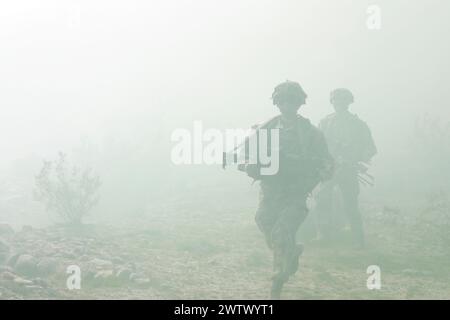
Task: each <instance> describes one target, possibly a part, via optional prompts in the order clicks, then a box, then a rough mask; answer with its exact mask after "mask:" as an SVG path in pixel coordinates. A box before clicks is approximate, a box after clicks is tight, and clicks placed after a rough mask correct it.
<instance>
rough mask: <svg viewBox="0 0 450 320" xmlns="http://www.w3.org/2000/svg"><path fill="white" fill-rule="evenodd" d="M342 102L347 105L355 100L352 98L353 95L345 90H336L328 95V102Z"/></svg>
mask: <svg viewBox="0 0 450 320" xmlns="http://www.w3.org/2000/svg"><path fill="white" fill-rule="evenodd" d="M333 100H334V101H336V100H337V101H342V102H346V103H348V104H350V103H353V102H354V101H355V99H354V98H353V93H352V92H351V91H350V90H348V89H346V88H337V89H334V90H333V91H331V93H330V102H333Z"/></svg>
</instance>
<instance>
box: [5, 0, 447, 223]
mask: <svg viewBox="0 0 450 320" xmlns="http://www.w3.org/2000/svg"><path fill="white" fill-rule="evenodd" d="M371 4H377V5H379V6H380V8H381V10H382V22H381V29H380V30H369V29H368V28H367V26H366V20H367V13H366V9H367V7H368V6H369V5H371ZM449 12H450V2H448V1H447V0H428V1H425V0H414V1H407V0H396V1H390V0H377V1H374V0H371V1H366V0H360V1H356V0H340V1H336V0H323V1H314V0H281V1H280V0H277V1H275V0H271V1H268V0H248V1H241V0H227V1H224V0H223V1H210V0H195V1H194V0H191V1H188V0H169V1H167V0H151V1H144V0H127V1H118V0H108V1H106V0H104V1H100V0H94V1H92V0H80V1H75V0H74V1H66V0H62V1H61V0H54V1H52V0H39V1H36V0H17V1H3V2H2V3H1V4H0V39H1V41H0V70H1V72H0V88H1V89H0V111H1V113H0V148H1V150H2V157H1V158H0V210H1V211H0V222H2V223H8V224H11V225H12V226H14V228H15V229H19V228H20V227H21V226H22V225H33V226H46V225H51V224H53V223H54V222H56V221H58V218H57V217H54V216H52V214H49V213H47V212H46V210H45V207H44V205H43V204H41V203H39V202H36V201H35V200H34V198H33V190H34V183H35V180H34V179H35V176H36V175H37V174H38V173H39V170H40V168H41V166H42V161H43V160H45V159H48V160H52V159H55V158H56V157H57V154H58V152H59V151H63V152H65V153H67V154H68V155H69V159H70V161H72V162H76V163H77V164H79V165H81V166H84V165H86V166H90V167H92V168H93V169H94V170H95V171H96V172H97V173H98V174H99V176H100V178H101V180H102V186H101V189H100V194H101V199H100V202H99V205H98V206H97V207H95V209H94V210H93V213H92V215H91V217H90V219H91V220H88V221H90V222H92V223H98V222H105V223H106V222H107V223H110V224H115V225H118V224H128V223H130V224H133V223H139V221H141V220H139V219H145V217H146V215H150V216H152V215H158V214H159V212H163V211H158V210H162V209H161V208H163V209H164V210H170V208H171V205H173V203H174V202H173V201H179V203H180V205H186V206H187V205H188V206H190V207H189V208H190V209H186V210H187V211H188V212H195V211H196V210H201V209H205V208H206V207H207V206H208V203H210V202H214V204H215V205H216V206H217V208H219V207H221V206H224V207H226V208H231V207H232V208H233V210H247V211H248V212H245V213H242V214H241V215H240V216H241V217H243V218H242V219H247V220H251V219H252V215H253V211H252V210H254V207H252V203H253V204H256V202H257V199H256V197H257V190H256V188H254V187H253V186H251V185H250V182H251V181H249V179H247V177H245V175H242V173H239V172H237V171H236V170H235V168H230V169H227V171H223V170H222V169H221V168H220V166H218V165H217V166H216V165H213V166H199V165H197V166H175V165H173V164H172V162H171V159H170V151H171V148H172V146H173V143H172V142H171V141H170V136H171V133H172V131H173V130H174V129H176V128H187V129H189V130H192V125H193V121H194V120H201V121H203V124H204V126H205V128H217V129H220V130H224V129H226V128H248V127H250V126H251V125H253V124H255V123H257V122H260V121H262V120H265V119H267V118H269V117H271V116H273V115H275V114H276V113H277V110H276V108H275V107H274V106H273V105H272V102H271V100H270V96H271V93H272V91H273V88H274V86H275V85H277V84H278V83H280V82H283V81H285V80H286V79H290V80H295V81H298V82H299V83H300V84H301V85H302V86H303V88H304V90H305V91H306V93H307V94H308V99H307V103H306V105H305V106H303V107H302V108H301V110H300V113H301V114H302V115H304V116H305V117H307V118H309V119H311V121H312V122H313V123H314V124H318V122H319V121H320V119H322V118H323V117H324V116H326V115H327V114H330V113H331V112H333V109H332V106H331V105H330V102H329V93H330V91H331V90H332V89H334V88H336V87H347V88H349V89H350V90H352V92H353V94H354V96H355V103H354V104H353V105H352V106H351V111H352V112H355V113H356V114H358V116H359V117H360V118H362V119H363V120H364V121H366V122H367V123H368V125H369V126H370V128H371V130H372V134H373V137H374V139H375V141H376V144H377V147H378V155H377V156H376V157H375V158H374V160H373V164H372V167H371V169H370V172H371V173H372V174H373V175H374V176H375V177H376V186H375V188H372V189H367V188H363V191H362V199H363V203H365V204H366V206H373V207H376V208H377V209H376V210H378V209H379V208H382V207H383V206H403V205H404V206H405V207H409V206H411V205H413V204H415V203H421V202H423V201H425V200H424V199H425V198H426V196H427V195H428V194H429V193H430V192H431V193H432V192H435V191H437V190H445V192H448V190H449V189H450V182H449V181H450V173H449V171H450V167H449V165H448V163H450V150H449V146H448V145H446V146H441V145H440V142H436V145H430V144H429V143H427V142H426V141H425V142H423V141H422V140H420V141H419V140H417V136H415V134H416V133H417V131H415V130H417V123H418V121H419V123H421V121H422V120H423V119H424V117H428V118H426V119H431V120H430V121H431V122H432V121H435V122H434V123H435V125H431V130H432V128H435V127H440V128H441V127H442V128H444V129H443V130H445V128H447V129H446V130H447V131H446V132H447V134H449V130H450V109H449V107H448V101H450V90H449V83H450V61H449V59H448V57H449V56H450V42H449V41H448V39H449V35H450V33H449V31H450V19H449ZM428 123H429V122H428ZM427 130H428V129H427ZM432 134H434V133H432ZM441 138H442V137H439V139H441ZM433 141H437V140H433ZM439 141H442V143H443V144H446V143H447V142H448V141H450V135H449V137H448V138H445V137H444V138H442V140H439ZM426 147H428V148H429V150H428V151H426ZM202 197H208V198H209V199H210V202H203V200H202V199H203V198H202ZM211 199H213V200H211ZM241 201H242V202H241ZM231 203H233V204H231ZM241 203H242V205H241ZM189 210H191V211H189ZM230 210H231V209H230ZM164 212H165V211H164ZM183 214H185V217H186V212H184V213H183V211H180V216H181V215H183ZM176 217H177V215H176V214H175V215H174V219H176ZM244 217H245V218H244ZM247 220H245V221H247Z"/></svg>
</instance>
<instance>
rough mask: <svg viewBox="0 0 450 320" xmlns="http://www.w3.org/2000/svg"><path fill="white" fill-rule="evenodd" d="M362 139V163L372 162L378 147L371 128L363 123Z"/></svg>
mask: <svg viewBox="0 0 450 320" xmlns="http://www.w3.org/2000/svg"><path fill="white" fill-rule="evenodd" d="M361 138H362V154H361V161H363V162H370V159H372V158H373V156H375V155H376V154H377V147H376V145H375V141H374V140H373V137H372V132H371V131H370V129H369V126H368V125H367V124H366V123H365V122H362V130H361Z"/></svg>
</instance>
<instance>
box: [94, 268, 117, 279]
mask: <svg viewBox="0 0 450 320" xmlns="http://www.w3.org/2000/svg"><path fill="white" fill-rule="evenodd" d="M113 277H114V271H113V270H101V271H99V272H97V273H96V274H95V276H94V279H96V280H107V279H111V278H113Z"/></svg>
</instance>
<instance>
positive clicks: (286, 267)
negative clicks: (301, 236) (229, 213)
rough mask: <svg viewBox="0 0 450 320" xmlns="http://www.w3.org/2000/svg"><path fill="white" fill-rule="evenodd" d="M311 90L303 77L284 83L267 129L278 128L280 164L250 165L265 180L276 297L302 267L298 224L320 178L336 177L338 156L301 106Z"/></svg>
mask: <svg viewBox="0 0 450 320" xmlns="http://www.w3.org/2000/svg"><path fill="white" fill-rule="evenodd" d="M306 97H307V95H306V94H305V92H304V91H303V89H302V88H301V86H300V85H299V84H298V83H297V82H293V81H286V82H284V83H281V84H280V85H278V86H277V87H276V88H275V90H274V92H273V94H272V100H273V104H274V105H276V106H277V107H278V109H279V110H280V113H281V115H279V116H277V117H275V118H273V119H271V120H270V121H268V122H266V123H265V124H264V125H262V126H260V127H257V128H256V131H258V130H261V129H268V130H270V129H278V130H279V131H278V132H279V148H278V150H276V151H274V150H271V152H279V169H278V172H277V173H276V174H274V175H266V176H261V175H258V174H255V172H257V170H256V171H255V170H254V169H255V167H254V165H253V166H252V165H250V164H249V165H247V166H245V167H244V169H245V171H247V174H248V175H249V176H251V177H253V178H255V179H257V180H260V186H261V190H260V201H259V207H258V210H257V213H256V217H255V220H256V223H257V225H258V227H259V229H260V230H261V231H262V233H263V235H264V237H265V240H266V242H267V245H268V246H269V248H270V249H271V250H272V251H273V263H274V265H273V269H274V274H273V277H272V289H271V298H273V299H279V298H280V295H281V290H282V287H283V285H284V283H285V282H286V281H287V280H288V278H289V277H290V276H291V275H293V274H295V272H296V271H297V269H298V259H299V257H300V255H301V254H302V251H303V246H302V245H301V244H297V243H296V241H295V234H296V232H297V229H298V228H299V226H300V225H301V223H302V222H303V221H304V219H305V218H306V216H307V212H308V211H307V206H306V199H307V197H308V195H309V194H310V193H311V191H312V190H313V189H314V187H315V186H316V185H318V183H319V182H320V181H321V180H323V179H327V178H329V177H331V175H332V172H331V171H332V158H331V156H330V154H329V153H328V148H327V145H326V142H325V138H324V136H323V134H322V133H321V132H320V130H318V129H317V128H316V127H314V126H313V125H312V124H311V123H310V121H309V120H308V119H306V118H304V117H302V116H300V115H299V114H298V113H297V112H298V110H299V108H300V106H302V105H303V104H305V101H306Z"/></svg>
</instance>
